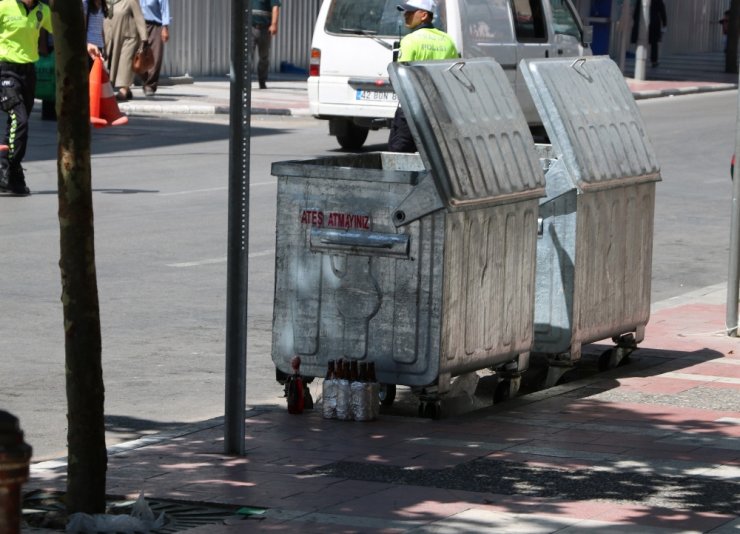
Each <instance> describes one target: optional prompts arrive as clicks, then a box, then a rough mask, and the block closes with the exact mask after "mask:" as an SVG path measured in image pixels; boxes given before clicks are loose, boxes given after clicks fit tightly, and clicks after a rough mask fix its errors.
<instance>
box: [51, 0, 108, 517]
mask: <svg viewBox="0 0 740 534" xmlns="http://www.w3.org/2000/svg"><path fill="white" fill-rule="evenodd" d="M51 7H52V18H53V24H54V43H55V52H56V65H57V67H56V75H57V95H56V96H57V116H58V121H57V125H58V126H57V128H58V140H59V146H58V151H57V158H58V159H57V176H58V188H59V193H58V196H59V229H60V260H59V267H60V270H61V275H62V304H63V307H64V342H65V366H66V367H65V371H66V386H67V420H68V427H67V428H68V429H67V446H68V465H67V510H68V511H69V512H70V513H74V512H85V513H89V514H96V513H103V512H104V511H105V472H106V469H107V463H108V457H107V451H106V448H105V422H104V419H103V416H104V412H103V401H104V396H105V395H104V394H105V388H104V386H103V369H102V361H101V360H102V358H101V338H100V310H99V307H98V288H97V279H96V271H95V247H94V232H93V206H92V191H91V173H90V118H89V109H90V105H89V96H88V56H87V51H86V40H85V35H86V32H85V27H84V18H83V15H82V9H81V7H80V3H79V2H75V1H68V0H64V1H62V0H55V1H52V2H51Z"/></svg>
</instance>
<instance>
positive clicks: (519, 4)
mask: <svg viewBox="0 0 740 534" xmlns="http://www.w3.org/2000/svg"><path fill="white" fill-rule="evenodd" d="M512 9H513V10H514V29H515V31H516V38H517V40H519V41H523V42H527V41H529V42H532V41H546V40H547V31H546V29H545V12H544V11H543V9H542V0H514V1H513V3H512Z"/></svg>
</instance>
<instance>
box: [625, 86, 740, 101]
mask: <svg viewBox="0 0 740 534" xmlns="http://www.w3.org/2000/svg"><path fill="white" fill-rule="evenodd" d="M737 88H738V85H737V84H731V83H726V84H716V85H696V86H690V87H680V88H671V89H648V90H644V91H633V92H632V96H634V97H635V100H646V99H648V98H660V97H667V96H683V95H693V94H698V93H716V92H719V91H731V90H734V89H737Z"/></svg>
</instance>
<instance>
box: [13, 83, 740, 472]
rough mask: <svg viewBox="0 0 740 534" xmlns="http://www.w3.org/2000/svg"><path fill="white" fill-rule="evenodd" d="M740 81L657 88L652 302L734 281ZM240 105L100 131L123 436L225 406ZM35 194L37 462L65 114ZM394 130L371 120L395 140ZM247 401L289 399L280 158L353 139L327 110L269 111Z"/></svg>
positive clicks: (99, 231) (23, 267)
mask: <svg viewBox="0 0 740 534" xmlns="http://www.w3.org/2000/svg"><path fill="white" fill-rule="evenodd" d="M736 106H737V94H736V93H735V92H728V93H718V94H709V95H702V96H686V97H675V98H666V99H658V100H649V101H642V102H641V103H640V108H641V109H642V112H643V115H644V117H645V120H646V123H647V125H648V130H649V133H650V136H651V138H652V140H653V143H654V146H655V148H656V150H657V152H658V156H659V158H660V162H661V164H662V168H663V182H662V183H660V184H659V185H658V189H657V208H656V224H655V253H654V277H653V301H654V302H656V301H660V300H664V299H666V298H670V297H673V296H677V295H681V294H683V293H686V292H688V291H690V290H692V289H698V288H701V287H704V286H707V285H713V284H717V283H720V282H723V281H725V279H726V271H727V249H728V241H729V209H730V198H731V183H730V180H729V177H728V167H729V160H730V155H731V154H732V151H733V149H734V144H735V113H736ZM227 120H228V117H227V116H215V117H211V118H207V119H203V118H199V120H198V121H190V120H189V121H180V120H172V118H169V117H161V118H157V117H151V118H142V117H136V118H133V119H132V120H131V122H130V124H129V125H128V126H123V127H119V128H112V129H107V130H96V131H95V132H94V136H93V137H94V140H93V161H92V163H93V187H94V201H95V232H96V256H97V268H98V285H99V296H100V303H101V320H102V330H103V331H102V335H103V359H104V361H103V367H104V374H105V383H106V413H107V418H106V421H107V427H108V431H109V442H110V443H111V444H112V443H114V442H118V441H122V440H128V439H131V438H134V437H138V436H140V435H142V434H148V433H155V432H158V431H161V430H164V429H170V428H174V427H177V426H179V425H182V424H185V423H189V422H195V421H201V420H204V419H208V418H212V417H216V416H219V415H222V414H223V404H224V400H223V396H224V393H223V383H224V346H225V343H224V321H225V309H226V297H225V287H226V262H225V259H226V237H227V234H226V228H227V178H228V124H227ZM31 136H32V146H31V148H30V150H29V157H28V159H27V164H26V167H27V170H26V174H27V176H28V181H29V186H30V187H31V189H32V190H33V191H34V195H33V196H31V197H29V198H24V199H19V198H10V197H0V250H2V252H3V254H2V259H1V260H0V265H1V266H2V269H1V271H0V272H2V276H1V277H0V302H2V312H3V313H2V321H1V322H0V408H2V409H5V410H9V411H10V412H12V413H14V414H15V415H17V416H18V417H19V418H20V419H21V424H22V428H23V430H24V431H25V432H26V440H27V441H28V442H29V443H31V445H32V446H33V447H34V461H39V460H42V459H46V458H54V457H58V456H63V455H64V454H65V453H66V450H65V447H66V435H65V433H66V417H65V413H66V400H65V394H64V345H63V330H62V310H61V305H60V302H59V295H60V281H59V269H58V265H57V262H58V256H59V247H58V239H59V230H58V222H57V217H56V210H57V207H56V170H55V153H56V132H55V124H54V123H48V122H41V121H36V122H33V124H32V133H31ZM386 139H387V132H371V136H370V138H369V141H368V144H367V146H366V150H368V151H373V150H381V149H383V148H384V143H385V141H386ZM251 146H252V150H251V183H252V186H251V193H250V194H251V204H250V260H249V262H250V264H249V271H250V284H249V322H248V323H249V324H248V329H249V336H248V376H247V397H248V398H247V402H248V404H249V405H259V404H282V403H284V400H283V399H281V394H282V392H281V390H280V388H279V386H278V385H277V384H276V382H275V381H274V380H273V377H274V368H273V365H272V362H271V359H270V328H271V320H272V296H273V295H272V279H273V266H274V261H275V258H274V239H275V193H276V188H275V183H276V180H275V177H273V176H272V175H271V174H270V165H271V163H272V162H274V161H283V160H289V159H300V158H310V157H314V156H319V155H323V154H332V153H339V151H338V150H337V149H336V148H335V147H336V143H335V141H334V139H333V138H331V137H329V136H328V135H327V125H326V123H324V122H318V121H315V120H313V119H310V118H297V117H293V118H291V117H272V118H266V117H255V118H254V120H253V128H252V139H251Z"/></svg>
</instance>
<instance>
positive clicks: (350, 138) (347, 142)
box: [337, 122, 370, 150]
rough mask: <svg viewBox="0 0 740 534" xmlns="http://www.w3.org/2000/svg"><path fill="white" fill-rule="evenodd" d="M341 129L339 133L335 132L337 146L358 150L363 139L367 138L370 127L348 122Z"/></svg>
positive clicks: (362, 143)
mask: <svg viewBox="0 0 740 534" xmlns="http://www.w3.org/2000/svg"><path fill="white" fill-rule="evenodd" d="M343 130H344V131H343V132H342V133H341V134H337V141H338V142H339V146H341V147H342V148H343V149H345V150H358V149H360V148H362V145H364V144H365V139H367V134H368V132H369V131H370V128H365V127H363V126H357V125H356V124H353V123H351V122H349V123H347V126H346V128H343Z"/></svg>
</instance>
